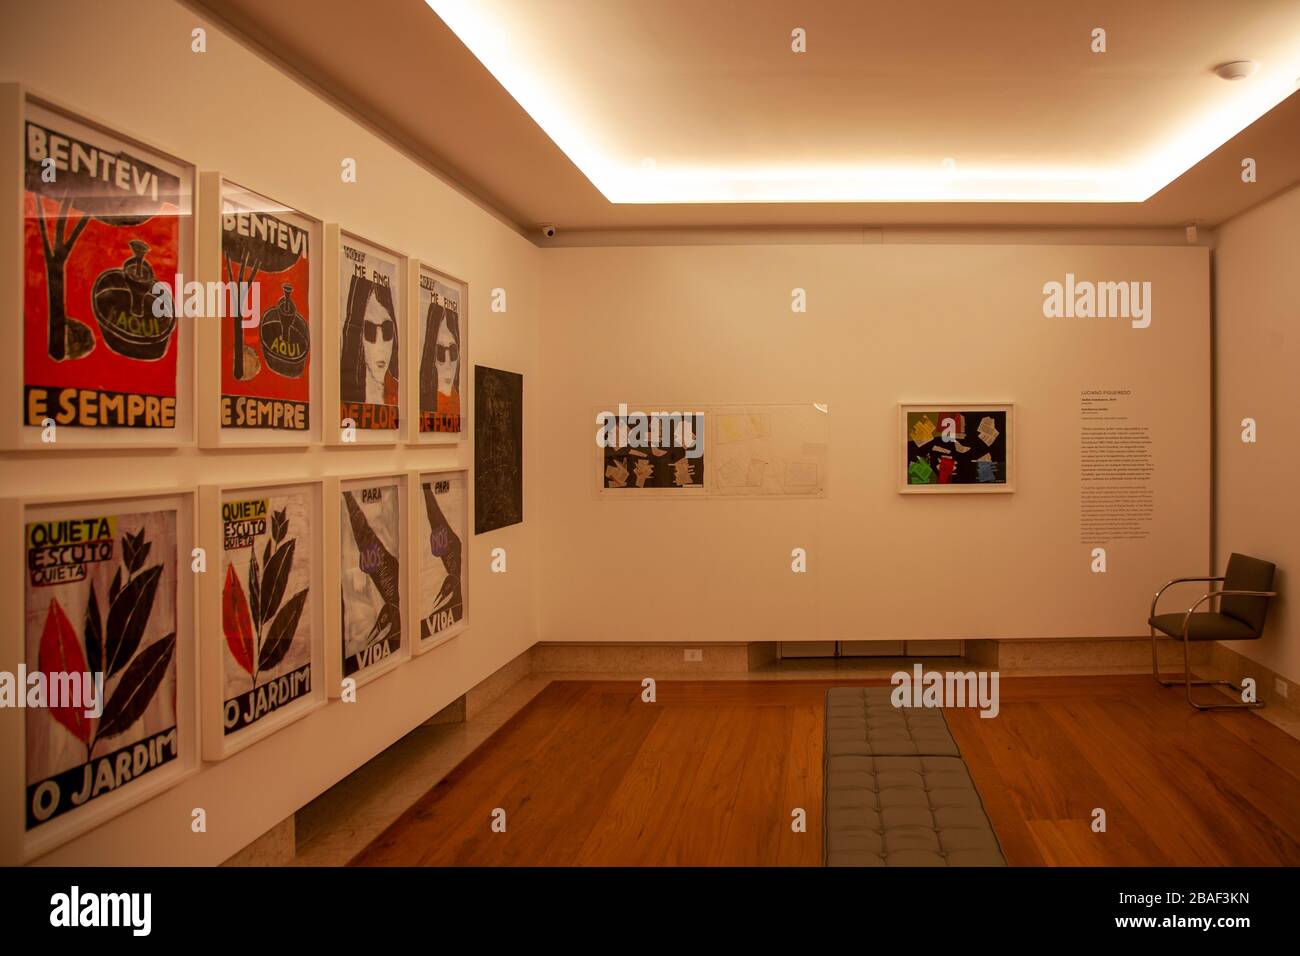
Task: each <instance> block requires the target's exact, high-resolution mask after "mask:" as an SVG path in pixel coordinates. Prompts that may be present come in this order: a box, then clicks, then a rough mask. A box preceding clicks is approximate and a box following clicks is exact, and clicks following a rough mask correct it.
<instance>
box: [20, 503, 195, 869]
mask: <svg viewBox="0 0 1300 956" xmlns="http://www.w3.org/2000/svg"><path fill="white" fill-rule="evenodd" d="M197 508H198V502H197V490H196V489H193V488H184V489H181V490H171V489H169V490H161V491H153V492H139V493H132V494H121V495H117V494H110V495H105V496H103V497H99V498H92V497H87V496H85V495H59V496H48V497H27V498H8V499H5V500H4V501H3V502H0V542H3V548H2V550H0V554H2V555H3V557H0V572H3V582H4V583H3V585H2V586H0V607H3V608H5V609H6V611H5V613H6V614H7V616H8V620H9V625H8V626H7V627H3V628H0V671H8V672H9V673H11V674H17V673H19V669H20V668H19V665H20V664H22V665H23V667H24V668H26V667H27V666H28V664H29V663H31V664H32V665H33V666H35V667H39V666H40V661H39V656H38V658H37V660H36V661H34V662H33V661H30V658H31V654H30V653H29V650H28V647H29V645H30V644H31V633H34V632H31V629H30V628H29V626H28V608H27V595H28V587H27V574H28V573H29V570H30V568H29V564H28V561H27V541H26V529H27V526H28V524H29V523H33V524H36V523H48V522H55V523H57V522H61V521H69V520H72V519H81V521H80V522H79V523H84V522H85V521H86V519H100V518H120V517H121V516H128V515H139V514H146V515H150V516H156V515H157V514H159V513H167V512H174V514H175V536H176V541H175V556H174V557H175V562H176V563H175V569H174V573H175V584H174V597H175V604H174V611H175V628H176V630H175V632H174V633H175V644H174V649H173V650H172V651H170V652H168V653H169V655H170V656H171V660H172V662H174V665H175V668H174V673H173V676H172V680H173V681H174V683H173V684H172V686H173V688H174V692H175V701H176V703H175V708H174V711H173V716H174V718H175V721H176V723H175V725H174V726H173V727H171V728H163V729H162V730H161V731H156V732H154V733H153V734H152V735H151V736H149V737H147V738H143V739H141V738H139V737H138V734H139V733H141V732H144V731H145V728H146V727H147V724H146V725H142V724H140V721H144V720H146V718H149V717H151V716H152V715H151V714H149V713H147V712H145V713H141V715H140V716H139V717H138V718H137V719H136V721H134V722H132V723H131V724H130V726H129V727H128V728H127V731H123V732H120V733H117V734H114V735H113V737H112V738H106V739H113V738H117V739H116V740H115V742H114V743H115V747H116V749H114V750H107V751H105V752H103V753H99V754H98V755H96V756H91V755H93V754H94V752H95V750H97V749H98V743H99V731H100V729H102V725H101V724H99V723H98V721H97V722H96V725H95V729H94V730H93V732H90V741H89V742H86V741H74V740H71V739H67V740H63V742H62V744H61V745H60V746H63V747H64V749H65V750H66V748H67V746H68V745H72V746H77V745H85V746H86V747H87V753H88V756H90V757H91V759H89V760H87V761H86V762H85V763H84V764H81V765H74V766H73V767H72V768H70V769H65V770H62V771H58V772H57V773H56V774H55V776H53V777H45V778H42V781H43V782H33V781H29V779H28V760H29V758H28V750H29V740H30V738H29V729H28V724H29V721H31V720H42V721H47V722H49V721H51V720H57V719H58V718H54V716H53V713H52V712H51V711H49V710H47V709H39V710H31V709H28V708H26V707H0V739H3V740H4V741H5V745H4V746H3V747H0V864H5V865H13V864H18V863H26V862H30V861H31V860H34V859H36V858H38V857H40V856H43V855H44V854H46V853H48V852H50V851H51V850H53V849H55V848H57V847H59V846H61V845H63V844H65V843H67V842H69V841H70V840H73V839H75V838H76V837H79V836H81V835H82V834H84V833H86V832H88V831H90V830H92V829H94V828H95V827H97V826H100V825H102V824H103V823H105V822H106V821H108V820H111V819H113V818H114V817H116V816H119V815H120V814H122V813H124V812H126V811H127V810H129V809H131V808H133V807H136V806H139V805H140V804H142V803H144V802H146V801H147V800H149V799H150V798H152V797H155V796H157V795H158V794H160V793H162V792H164V791H166V790H168V789H170V788H171V787H173V786H175V785H176V784H177V783H179V782H180V781H181V780H183V779H185V778H186V777H188V776H189V775H191V774H193V773H195V772H197V770H198V769H199V766H200V744H199V686H198V683H199V674H198V652H197V647H196V640H197V638H196V635H197V633H198V602H197V600H196V598H197V595H196V593H195V580H194V579H195V577H196V575H195V574H193V573H192V564H191V562H192V561H193V555H194V549H195V547H196V542H197V535H196V516H197ZM155 520H156V518H155ZM130 531H131V529H130V528H122V527H121V525H120V524H118V523H117V522H116V521H114V522H112V523H111V524H109V531H108V533H107V536H106V537H104V538H103V539H102V540H101V541H100V542H99V545H100V546H102V544H103V542H104V541H107V542H109V543H111V545H112V547H111V549H108V550H104V551H97V552H95V553H96V554H98V555H106V556H104V557H99V556H97V557H94V558H93V559H91V561H93V562H100V561H112V562H113V566H114V567H116V568H117V571H118V573H119V574H120V571H121V570H122V569H123V568H126V570H127V575H126V578H125V583H123V584H122V585H121V589H120V593H128V589H129V588H130V587H131V585H132V584H134V582H135V581H136V579H137V578H140V579H145V580H147V579H148V577H149V572H150V571H151V570H152V565H151V564H150V562H151V561H154V559H156V558H158V557H159V555H160V553H161V549H157V550H155V548H156V546H157V544H158V541H157V538H156V535H155V536H153V537H151V538H145V539H144V543H147V544H148V545H149V548H148V549H147V551H146V552H144V553H143V556H142V557H140V560H139V562H138V563H137V565H136V567H135V568H131V567H129V566H127V562H128V561H129V560H130V559H129V557H128V556H127V555H126V549H125V547H124V546H123V542H122V536H125V535H126V534H127V533H129V532H130ZM139 531H140V533H141V534H143V532H144V531H145V529H144V528H143V527H142V528H140V529H139ZM119 532H121V533H122V535H119ZM86 563H91V562H86ZM159 563H162V562H159ZM89 570H90V569H88V571H89ZM106 572H107V566H106V567H105V568H103V569H102V570H101V569H93V573H97V574H98V575H99V576H101V577H102V576H104V575H106ZM160 573H161V572H160ZM70 580H71V582H72V583H73V584H74V585H75V584H77V583H78V582H77V581H76V578H75V577H73V578H71V579H70ZM121 580H122V579H121V578H117V581H119V582H120V581H121ZM142 583H144V581H143V580H142ZM157 586H158V587H164V586H163V584H162V583H161V582H160V583H159V585H157ZM141 590H142V589H140V588H139V587H138V586H137V590H136V592H135V593H137V594H138V593H140V592H141ZM145 590H147V589H145ZM169 592H170V589H167V588H165V587H164V590H163V591H162V594H163V596H164V599H165V598H166V597H167V596H169ZM33 593H38V589H35V588H33ZM59 593H62V594H64V595H67V594H68V592H66V591H64V592H52V596H57V594H59ZM94 593H95V594H96V605H95V606H96V607H97V608H98V609H99V612H100V614H99V615H97V617H99V619H100V620H105V619H104V617H103V616H104V615H111V614H113V612H114V606H115V601H116V596H115V597H113V598H110V597H109V594H110V593H114V589H113V588H112V587H109V588H107V589H105V590H104V593H102V594H101V593H99V592H98V590H96V591H95V592H94ZM158 593H159V592H158V591H157V590H155V591H153V592H152V595H151V602H156V601H157V600H158ZM40 596H41V598H44V597H45V593H43V592H40ZM51 604H52V602H51ZM156 606H157V605H156V604H155V603H151V605H150V619H147V620H146V624H145V625H144V626H143V628H142V630H141V632H140V633H139V635H138V640H139V644H138V646H136V647H135V648H133V649H131V650H130V651H129V652H127V653H130V655H131V656H130V657H129V659H128V662H127V663H125V664H123V665H122V666H121V667H120V668H119V669H118V671H117V674H116V675H115V676H109V677H107V678H106V680H105V682H104V685H103V687H104V697H105V698H106V706H105V707H104V710H103V713H102V714H101V718H103V719H111V718H109V717H108V715H109V714H110V713H111V712H112V710H113V700H114V694H115V693H116V692H117V690H118V689H120V688H121V687H123V686H125V685H124V683H123V682H124V681H125V680H127V679H129V678H130V677H131V675H132V674H136V675H139V674H141V673H142V672H145V671H147V669H148V667H147V664H148V660H147V658H146V655H148V654H149V652H150V650H151V649H153V648H155V647H159V646H161V644H162V641H163V640H165V636H164V637H159V636H157V634H156V633H155V632H157V631H160V630H165V629H166V628H168V627H170V626H171V622H170V621H165V620H158V621H154V620H152V615H153V608H154V607H156ZM163 606H164V607H165V604H164V605H163ZM90 607H91V605H90V604H89V601H88V600H86V601H84V602H83V611H82V613H80V614H79V613H78V612H77V609H75V608H74V609H73V610H72V611H71V615H72V616H74V617H80V618H82V621H79V622H78V623H77V624H75V625H70V630H71V631H72V632H74V633H73V637H74V639H75V640H76V641H77V643H78V645H79V646H80V647H81V648H82V654H83V655H84V657H83V659H84V660H85V661H86V664H87V666H88V667H89V666H90V664H91V661H92V660H93V658H92V657H91V655H90V653H89V652H88V651H87V650H86V649H85V648H86V641H87V640H88V639H90V632H89V631H87V626H88V624H89V620H90ZM32 613H33V614H34V615H36V617H34V618H33V621H35V620H37V619H39V616H40V609H39V606H37V605H34V606H33V608H32ZM51 615H52V611H50V610H49V609H47V613H46V625H45V626H46V627H48V626H49V620H50V617H51ZM65 617H67V615H66V614H65ZM69 620H70V619H69ZM119 620H120V618H119ZM83 622H84V623H83ZM110 627H111V624H107V623H106V624H105V625H103V628H104V630H103V631H101V632H100V636H101V637H106V640H104V641H103V643H101V644H99V645H98V646H99V647H100V648H101V649H102V650H101V652H100V660H101V662H102V663H101V665H100V666H101V668H104V669H105V670H108V669H109V668H111V666H112V665H111V660H105V658H111V656H112V654H113V651H112V645H111V640H112V635H111V634H107V635H105V633H104V632H106V631H108V630H109V628H110ZM29 632H30V633H29ZM76 632H80V633H76ZM44 637H45V633H44V630H42V633H41V640H42V641H43V640H44ZM38 646H39V645H38ZM119 646H121V645H119ZM137 663H138V664H140V667H139V668H137V669H136V670H135V671H133V670H132V668H133V667H134V666H135V665H136V664H137ZM106 665H107V666H106ZM102 672H103V671H101V673H102ZM161 680H162V683H159V684H155V685H154V689H153V690H152V691H151V695H150V696H151V699H152V698H155V697H156V695H158V694H160V693H163V692H164V690H165V689H166V687H167V676H166V675H164V677H163V678H161ZM137 684H138V682H137ZM165 712H166V708H164V713H165ZM58 722H59V723H60V724H61V726H60V727H58V728H57V732H62V733H64V734H65V735H67V736H68V738H71V737H73V736H74V735H73V732H72V731H71V730H70V729H69V728H68V727H67V725H66V724H63V723H62V721H61V720H60V721H58ZM46 726H47V727H48V729H49V730H50V731H51V732H52V733H54V732H56V728H54V727H53V726H51V725H50V724H48V723H47V724H46ZM133 728H139V729H138V730H137V737H136V738H135V739H132V740H131V742H129V743H126V744H122V741H121V738H122V737H125V736H126V733H127V732H129V731H131V730H132V729H133ZM32 732H33V733H35V732H37V731H35V730H33V731H32ZM168 737H173V738H174V743H172V744H171V745H170V748H169V746H168V739H167V738H168ZM52 739H53V738H52ZM141 748H142V751H141V753H140V754H139V755H137V753H136V750H137V749H141ZM168 749H171V750H173V751H174V754H173V755H172V756H170V757H167V756H166V752H167V750H168ZM119 753H129V754H130V755H131V757H130V759H131V761H132V762H133V763H134V762H135V761H137V760H141V759H142V760H145V761H146V762H152V761H155V760H158V761H159V763H158V764H157V765H156V766H155V767H152V768H150V769H148V771H147V772H146V773H143V774H140V773H133V775H132V779H130V780H127V781H122V780H120V777H121V771H122V765H121V763H120V762H119V761H118V760H117V757H116V755H117V754H119ZM105 765H107V766H108V768H109V769H108V770H107V771H105V770H104V766H105ZM92 768H93V769H92ZM77 770H82V772H83V773H84V774H85V777H83V778H82V779H87V780H93V783H92V784H91V785H90V786H91V789H90V791H89V792H90V793H91V796H90V798H89V799H88V800H86V801H85V802H83V803H81V804H80V805H78V806H74V807H71V808H68V809H66V810H60V809H59V807H60V806H61V804H62V799H63V790H64V788H63V787H62V786H61V784H59V783H58V782H57V778H58V777H60V776H63V775H67V774H72V775H74V776H75V771H77ZM129 770H130V766H128V771H129ZM105 775H106V776H105ZM50 781H56V782H55V783H54V784H53V786H50ZM109 781H111V786H109V787H108V789H107V790H105V791H103V792H99V793H95V791H96V790H97V789H99V788H101V786H104V785H107V784H108V782H109ZM84 786H85V784H83V788H84ZM29 790H31V794H30V795H29V793H28V791H29ZM82 792H87V791H85V790H84V789H83V791H82ZM29 796H30V798H31V800H32V801H35V800H36V798H37V796H39V797H40V800H41V803H40V807H41V811H42V812H46V813H49V814H50V815H49V816H48V817H47V818H46V819H45V820H44V821H38V822H36V823H35V825H33V824H32V821H31V819H29V817H28V811H29V810H32V813H33V817H34V816H35V815H36V812H37V811H36V810H35V809H33V808H35V807H37V804H36V803H35V802H29ZM51 800H53V801H55V802H54V803H53V804H52V803H51V802H50V801H51ZM69 800H70V801H71V798H69Z"/></svg>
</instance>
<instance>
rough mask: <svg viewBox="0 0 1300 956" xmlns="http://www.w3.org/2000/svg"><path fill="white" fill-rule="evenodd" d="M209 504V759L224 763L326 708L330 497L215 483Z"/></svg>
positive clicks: (204, 493)
mask: <svg viewBox="0 0 1300 956" xmlns="http://www.w3.org/2000/svg"><path fill="white" fill-rule="evenodd" d="M199 500H200V508H201V516H202V517H201V522H202V523H201V530H200V539H201V540H202V541H203V542H204V545H203V547H204V549H205V551H206V553H207V554H208V555H209V556H212V557H211V560H212V561H213V565H214V567H212V568H211V569H209V571H208V572H207V573H206V574H205V575H204V576H203V578H202V587H203V593H202V596H201V600H200V611H201V615H202V616H201V619H200V620H201V622H202V628H201V630H200V634H201V635H202V638H201V641H202V647H201V656H202V675H203V756H204V758H205V759H207V760H221V759H224V758H225V757H228V756H229V755H230V754H232V753H235V752H236V751H238V750H242V749H243V748H244V747H246V746H248V745H249V744H251V743H253V742H255V741H257V740H260V739H261V738H263V737H265V736H267V735H268V734H271V733H274V732H275V731H276V730H277V729H279V728H280V727H283V726H284V725H285V724H287V723H290V722H292V721H294V720H297V719H298V718H299V717H302V716H303V715H305V714H307V713H308V712H310V711H311V710H314V709H315V708H316V707H319V706H322V705H323V704H324V703H325V673H324V665H325V622H324V609H325V600H324V594H325V589H324V584H323V582H322V570H323V567H324V560H323V550H324V541H323V538H322V536H321V527H322V525H323V523H324V522H323V516H322V507H323V492H322V489H321V486H320V484H319V483H318V482H310V483H302V484H289V483H274V484H272V483H258V484H251V485H240V486H238V487H227V486H221V485H207V486H205V487H203V488H202V489H201V490H200V492H199ZM216 555H220V556H221V559H220V566H219V567H218V566H215V565H216V564H217V562H216V560H215V556H216Z"/></svg>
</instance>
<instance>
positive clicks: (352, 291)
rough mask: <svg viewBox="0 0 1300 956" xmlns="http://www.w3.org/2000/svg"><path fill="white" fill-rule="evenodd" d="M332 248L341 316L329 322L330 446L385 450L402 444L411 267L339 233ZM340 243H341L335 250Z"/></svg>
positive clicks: (335, 296)
mask: <svg viewBox="0 0 1300 956" xmlns="http://www.w3.org/2000/svg"><path fill="white" fill-rule="evenodd" d="M325 233H326V237H325V242H326V246H327V248H330V249H332V250H333V253H334V257H335V259H336V262H337V275H338V286H337V290H336V292H335V293H334V294H333V299H334V312H333V316H332V318H333V321H331V315H330V314H328V313H327V314H326V329H327V331H328V339H329V340H331V341H327V350H329V351H330V352H331V355H332V356H334V358H332V359H331V362H333V363H334V371H333V373H332V374H331V382H332V387H331V388H330V389H329V392H328V393H327V403H328V402H330V399H331V398H332V399H333V400H334V401H337V405H336V406H335V407H336V408H337V409H338V411H337V413H336V414H334V415H332V416H331V419H330V426H329V427H328V428H327V429H326V440H327V441H328V442H330V443H331V444H345V445H351V444H357V445H365V444H381V443H392V442H396V441H398V440H400V439H401V437H402V434H401V427H402V420H401V411H402V408H401V407H402V385H401V379H402V370H401V369H402V361H401V351H402V350H401V346H402V344H403V340H404V339H405V334H404V329H405V324H406V309H405V298H406V288H405V281H406V280H405V272H406V259H404V258H403V257H401V256H398V255H397V254H396V253H394V252H391V251H389V250H387V249H384V248H383V247H381V246H376V245H373V244H372V243H369V242H366V241H365V240H363V239H360V238H357V237H356V236H353V235H351V234H349V233H346V232H342V231H339V230H337V229H335V228H326V230H325ZM333 235H337V236H338V239H337V241H336V242H332V241H331V238H332V236H333Z"/></svg>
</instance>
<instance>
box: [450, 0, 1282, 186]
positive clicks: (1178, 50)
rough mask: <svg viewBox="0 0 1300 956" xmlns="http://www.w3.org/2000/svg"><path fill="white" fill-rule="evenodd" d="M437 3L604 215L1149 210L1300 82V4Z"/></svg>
mask: <svg viewBox="0 0 1300 956" xmlns="http://www.w3.org/2000/svg"><path fill="white" fill-rule="evenodd" d="M427 2H428V3H429V6H430V7H432V8H433V9H434V10H435V11H436V12H437V13H438V15H439V16H440V17H441V18H442V19H443V20H444V21H445V22H446V23H447V24H448V26H450V27H451V28H452V30H453V32H455V33H456V34H457V36H458V37H459V38H460V39H461V41H462V42H464V43H465V45H466V46H467V47H468V48H469V49H470V51H471V52H473V53H474V55H475V56H476V57H478V59H479V60H480V62H482V63H483V65H484V66H485V67H487V69H488V70H489V72H491V73H492V74H493V76H495V77H496V79H497V80H498V81H499V82H501V84H502V85H503V86H504V87H505V89H506V90H507V91H508V92H509V93H510V94H511V95H512V96H513V97H514V98H515V99H516V100H517V101H518V102H519V103H520V104H521V105H522V106H523V107H524V109H525V110H526V111H527V112H528V114H529V115H530V116H531V117H532V118H533V119H534V120H535V121H536V122H537V123H538V125H539V126H541V128H542V129H543V130H545V132H546V133H547V134H548V135H549V136H550V137H551V139H552V140H554V141H555V143H556V144H557V145H558V146H559V147H560V148H561V149H562V150H563V151H564V153H565V154H566V155H567V156H568V157H569V159H571V160H572V161H573V162H574V163H575V164H576V165H577V166H578V168H579V169H581V170H582V172H583V173H584V174H585V175H586V176H587V178H588V179H589V180H591V182H592V183H593V184H594V185H595V186H596V187H597V189H599V190H600V191H601V193H602V194H603V195H604V196H605V198H607V199H608V200H610V201H611V202H614V203H622V202H745V201H750V202H752V201H761V202H807V201H952V200H957V201H986V202H990V201H991V202H1004V201H1012V202H1016V201H1085V202H1093V201H1121V202H1126V201H1127V202H1140V201H1142V200H1145V199H1147V198H1148V197H1149V196H1151V195H1152V194H1153V193H1155V192H1157V191H1158V190H1159V189H1161V188H1162V187H1164V186H1165V185H1167V184H1168V183H1169V182H1171V181H1172V180H1173V179H1174V178H1176V177H1177V176H1178V175H1180V174H1181V173H1183V172H1184V171H1186V170H1187V169H1188V168H1189V167H1191V166H1192V165H1194V164H1195V163H1197V162H1199V161H1200V160H1201V159H1203V158H1204V157H1205V156H1206V155H1208V154H1209V153H1210V152H1212V151H1213V150H1214V149H1216V148H1217V147H1219V146H1220V145H1222V144H1223V143H1224V142H1226V141H1227V140H1228V139H1230V138H1231V137H1232V136H1234V135H1236V134H1237V133H1238V132H1240V131H1241V130H1242V129H1243V128H1244V127H1246V126H1248V125H1249V124H1250V123H1252V122H1254V121H1255V120H1256V119H1258V118H1259V117H1260V116H1261V115H1263V114H1264V113H1265V112H1267V111H1268V110H1270V109H1272V108H1273V107H1274V106H1276V105H1277V104H1278V103H1279V102H1281V101H1282V100H1283V99H1285V98H1286V97H1287V96H1289V95H1290V94H1291V93H1293V92H1294V91H1295V90H1296V84H1297V80H1298V79H1300V3H1297V2H1294V0H1272V2H1266V0H1254V2H1250V3H1241V2H1236V3H1228V2H1223V0H1142V2H1133V0H1119V2H1100V3H1099V2H1090V3H1055V4H1054V3H1044V2H1042V0H1003V2H999V3H972V2H970V0H926V2H913V3H907V4H898V3H889V4H884V3H863V2H860V0H838V2H823V3H818V4H791V3H789V2H788V0H745V2H743V3H701V2H699V0H655V2H653V3H649V2H647V3H634V2H622V3H618V2H613V3H611V2H610V0H547V2H545V3H541V2H538V0H427ZM796 29H797V30H798V31H802V34H801V35H800V36H799V38H800V39H802V40H803V41H804V43H803V46H804V47H805V52H802V53H797V52H794V51H793V50H792V47H793V46H794V45H795V42H796V41H795V36H796ZM1094 30H1101V31H1104V33H1098V34H1096V35H1094ZM1103 43H1104V48H1105V51H1104V52H1094V49H1093V48H1094V46H1101V45H1102V44H1103ZM1240 59H1251V60H1255V61H1257V62H1258V63H1259V64H1260V66H1259V69H1258V71H1257V72H1256V73H1255V75H1253V76H1252V77H1250V78H1249V79H1246V80H1241V81H1238V82H1226V81H1224V80H1222V79H1220V78H1218V77H1217V76H1215V75H1214V73H1213V72H1212V68H1213V67H1214V66H1215V65H1216V64H1218V63H1222V62H1224V61H1228V60H1240Z"/></svg>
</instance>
